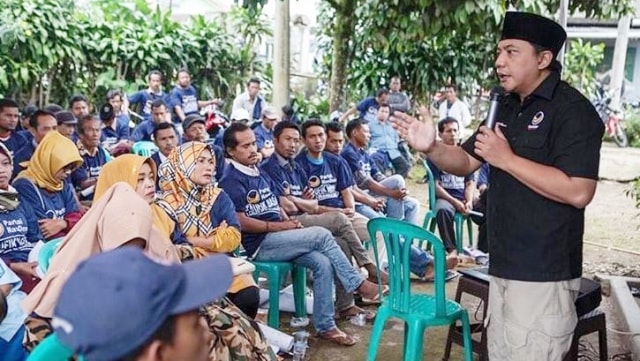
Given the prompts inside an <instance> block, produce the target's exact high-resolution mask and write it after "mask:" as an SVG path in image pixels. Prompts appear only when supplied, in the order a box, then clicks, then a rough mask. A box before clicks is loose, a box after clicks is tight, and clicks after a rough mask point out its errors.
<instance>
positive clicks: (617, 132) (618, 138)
mask: <svg viewBox="0 0 640 361" xmlns="http://www.w3.org/2000/svg"><path fill="white" fill-rule="evenodd" d="M614 128H615V129H614V130H613V135H612V138H613V141H614V142H616V144H617V145H618V147H620V148H624V147H626V146H628V145H629V139H627V133H626V132H625V131H624V128H622V124H620V122H616V123H615V125H614Z"/></svg>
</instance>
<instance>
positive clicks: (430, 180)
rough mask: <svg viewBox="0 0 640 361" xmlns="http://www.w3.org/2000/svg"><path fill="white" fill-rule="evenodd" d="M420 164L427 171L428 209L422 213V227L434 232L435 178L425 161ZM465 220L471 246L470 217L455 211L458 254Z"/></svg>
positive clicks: (462, 241) (471, 224)
mask: <svg viewBox="0 0 640 361" xmlns="http://www.w3.org/2000/svg"><path fill="white" fill-rule="evenodd" d="M422 164H423V165H424V168H425V169H426V172H427V186H428V189H429V210H428V211H427V213H426V214H425V215H424V220H423V221H422V228H424V229H427V230H429V232H431V233H434V232H435V230H436V200H437V198H436V180H435V178H434V176H433V173H432V172H431V169H430V168H429V165H428V164H427V161H426V160H424V159H423V160H422ZM465 221H467V234H468V236H469V247H471V246H473V222H472V221H471V218H469V217H467V216H465V215H464V214H462V213H460V212H456V214H455V215H454V216H453V229H454V231H455V235H456V250H457V251H458V253H459V254H462V247H463V245H464V234H463V233H464V229H463V225H464V222H465ZM419 247H420V248H422V247H423V244H422V243H421V244H420V245H419Z"/></svg>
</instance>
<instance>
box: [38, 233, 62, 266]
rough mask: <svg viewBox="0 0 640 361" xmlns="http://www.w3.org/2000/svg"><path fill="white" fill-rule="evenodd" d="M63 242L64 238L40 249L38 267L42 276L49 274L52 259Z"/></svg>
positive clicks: (46, 244) (53, 240) (57, 239)
mask: <svg viewBox="0 0 640 361" xmlns="http://www.w3.org/2000/svg"><path fill="white" fill-rule="evenodd" d="M62 240H63V237H60V238H55V239H52V240H50V241H48V242H47V243H45V244H44V245H43V246H42V248H40V252H39V253H38V267H39V268H40V270H41V271H42V274H45V273H47V270H48V269H49V263H51V257H53V254H54V253H56V250H57V249H58V247H59V246H60V243H61V242H62Z"/></svg>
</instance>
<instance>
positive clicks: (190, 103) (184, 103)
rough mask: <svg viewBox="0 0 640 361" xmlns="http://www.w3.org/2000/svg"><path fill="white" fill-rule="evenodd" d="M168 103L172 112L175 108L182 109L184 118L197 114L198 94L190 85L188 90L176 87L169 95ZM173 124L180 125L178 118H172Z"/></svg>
mask: <svg viewBox="0 0 640 361" xmlns="http://www.w3.org/2000/svg"><path fill="white" fill-rule="evenodd" d="M169 103H170V104H171V105H170V107H171V110H172V111H173V110H174V108H175V107H176V106H181V107H182V112H184V115H185V116H188V115H191V114H197V113H198V93H197V92H196V88H194V87H193V86H192V85H190V86H189V87H188V88H186V89H185V88H181V87H180V86H178V85H176V86H175V87H174V88H173V90H171V93H170V94H169ZM173 122H174V123H180V119H179V118H178V116H177V115H176V116H174V117H173Z"/></svg>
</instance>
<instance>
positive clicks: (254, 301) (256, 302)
mask: <svg viewBox="0 0 640 361" xmlns="http://www.w3.org/2000/svg"><path fill="white" fill-rule="evenodd" d="M227 298H228V299H229V301H231V302H232V303H233V304H234V305H236V306H237V307H238V308H239V309H240V310H242V312H244V313H245V314H246V315H247V316H249V317H250V318H251V319H254V318H256V315H257V314H258V307H260V289H259V288H258V287H257V286H250V287H247V288H243V289H241V290H240V291H238V292H236V293H227Z"/></svg>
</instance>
